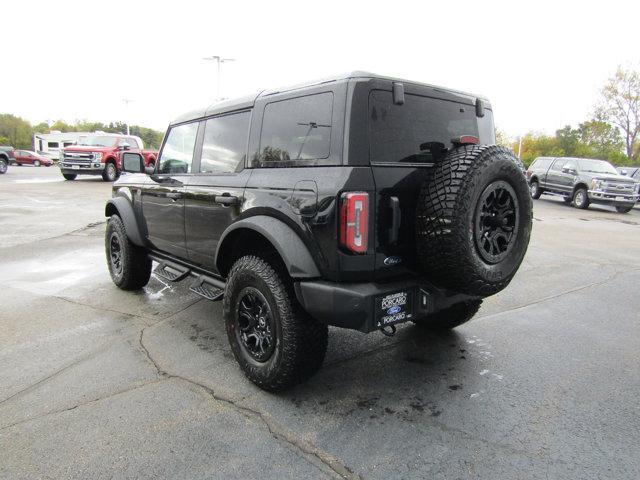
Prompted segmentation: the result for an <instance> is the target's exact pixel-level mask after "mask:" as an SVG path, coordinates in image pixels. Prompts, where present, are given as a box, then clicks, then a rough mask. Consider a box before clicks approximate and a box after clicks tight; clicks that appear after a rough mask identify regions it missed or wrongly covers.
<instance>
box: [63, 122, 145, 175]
mask: <svg viewBox="0 0 640 480" xmlns="http://www.w3.org/2000/svg"><path fill="white" fill-rule="evenodd" d="M124 151H128V152H135V153H140V154H142V156H143V158H144V163H145V166H147V167H149V166H154V165H155V163H156V159H157V158H158V152H157V151H155V150H144V145H143V143H142V140H141V139H140V138H139V137H136V136H133V135H118V134H108V133H104V134H103V133H96V134H93V135H87V136H83V137H80V138H79V139H78V143H77V144H76V145H71V146H69V147H66V148H64V149H63V150H61V153H60V161H59V165H60V171H61V172H62V176H63V177H64V178H65V179H66V180H75V178H76V177H77V176H78V175H102V179H103V180H104V181H105V182H113V181H114V180H116V179H117V178H118V176H119V175H120V172H121V171H122V160H121V159H122V152H124Z"/></svg>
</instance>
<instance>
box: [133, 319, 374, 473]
mask: <svg viewBox="0 0 640 480" xmlns="http://www.w3.org/2000/svg"><path fill="white" fill-rule="evenodd" d="M157 325H158V324H154V325H150V326H149V327H151V326H157ZM149 327H145V328H143V329H142V330H141V331H140V338H139V343H140V348H141V350H142V351H143V352H144V354H145V355H146V356H147V358H148V360H149V362H150V363H151V364H152V365H153V366H154V367H155V368H156V370H157V372H158V375H159V376H160V377H162V378H165V379H168V378H175V379H178V380H181V381H183V382H186V383H188V384H190V385H193V386H195V387H198V388H200V389H201V390H203V391H204V392H205V393H206V394H207V395H208V396H209V397H211V398H212V399H214V400H215V401H217V402H220V403H225V404H227V405H229V406H231V407H232V408H233V409H235V410H236V411H238V412H239V413H241V414H242V415H243V416H244V417H246V418H250V419H253V420H259V421H261V422H262V423H263V424H264V425H265V426H266V427H267V430H268V431H269V434H270V435H271V436H272V437H273V438H275V439H276V440H279V441H282V442H284V443H286V444H288V445H290V446H291V447H293V448H294V449H295V450H298V451H300V452H302V453H304V454H306V455H310V456H312V457H314V458H316V459H317V460H318V461H319V462H320V463H321V464H322V465H324V466H325V467H326V468H328V469H329V470H331V471H333V472H334V473H336V474H337V475H338V476H339V477H340V478H344V479H349V480H361V479H362V477H361V476H360V475H358V474H356V473H354V472H353V471H352V470H351V469H350V468H349V467H347V466H346V465H344V464H343V463H342V462H341V461H340V460H338V459H337V458H336V457H334V456H333V455H331V454H330V453H328V452H326V451H324V450H322V449H320V448H318V447H317V446H315V445H313V444H312V443H310V442H307V441H305V440H303V439H301V438H299V437H297V436H296V435H295V434H294V433H293V432H291V431H289V430H287V429H286V428H284V427H283V426H281V425H280V424H278V423H277V422H276V421H275V420H273V418H272V417H271V416H270V415H268V414H267V413H264V412H261V411H259V410H256V409H253V408H251V407H249V406H247V405H242V404H240V403H239V401H238V400H234V399H232V398H228V397H226V396H223V395H220V394H219V393H216V392H215V391H214V390H213V389H212V388H210V387H208V386H206V385H204V384H202V383H200V382H197V381H195V380H192V379H189V378H186V377H183V376H181V375H177V374H173V373H169V372H167V371H166V370H164V369H163V368H162V367H161V366H160V365H159V364H158V362H157V361H156V360H155V359H154V358H153V356H152V355H151V353H150V352H149V350H148V349H147V347H146V346H145V344H144V332H145V331H146V329H147V328H149Z"/></svg>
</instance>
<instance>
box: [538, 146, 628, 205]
mask: <svg viewBox="0 0 640 480" xmlns="http://www.w3.org/2000/svg"><path fill="white" fill-rule="evenodd" d="M527 180H528V182H529V189H530V191H531V197H532V198H534V199H538V198H540V195H542V194H543V193H546V194H551V195H560V196H561V197H563V199H564V201H565V203H570V204H572V205H573V206H574V207H576V208H587V207H589V204H590V203H598V204H603V205H611V206H614V207H615V208H616V210H617V211H618V212H620V213H627V212H629V211H630V210H631V209H632V208H633V205H634V204H635V202H636V201H637V199H638V193H639V192H638V189H639V188H640V184H638V183H637V182H635V181H634V180H633V179H631V178H629V177H625V176H624V175H620V174H619V173H618V171H617V170H616V169H615V167H614V166H613V165H611V164H610V163H609V162H605V161H604V160H594V159H588V158H572V157H559V158H553V157H538V158H536V159H535V160H534V162H533V163H532V164H531V166H530V167H529V169H528V170H527Z"/></svg>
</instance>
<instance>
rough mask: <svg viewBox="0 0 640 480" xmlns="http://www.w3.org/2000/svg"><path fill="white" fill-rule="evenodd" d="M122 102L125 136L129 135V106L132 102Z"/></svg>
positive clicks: (127, 100)
mask: <svg viewBox="0 0 640 480" xmlns="http://www.w3.org/2000/svg"><path fill="white" fill-rule="evenodd" d="M122 101H123V102H124V116H125V125H126V126H127V135H129V104H130V103H131V102H133V100H131V99H130V98H123V99H122Z"/></svg>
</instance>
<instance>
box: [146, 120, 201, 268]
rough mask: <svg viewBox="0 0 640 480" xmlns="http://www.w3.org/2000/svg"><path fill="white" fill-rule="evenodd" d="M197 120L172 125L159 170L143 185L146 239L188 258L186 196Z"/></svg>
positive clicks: (169, 251)
mask: <svg viewBox="0 0 640 480" xmlns="http://www.w3.org/2000/svg"><path fill="white" fill-rule="evenodd" d="M197 134H198V122H194V123H187V124H183V125H177V126H174V127H172V128H171V129H170V130H169V133H168V134H167V138H166V141H165V143H164V145H163V147H162V151H161V152H160V159H159V161H158V165H157V168H156V172H155V173H154V174H153V175H151V177H150V180H149V181H148V182H146V184H145V185H144V187H143V188H142V213H143V216H144V220H145V224H146V229H147V238H148V240H149V242H150V243H151V244H152V245H153V247H154V248H156V249H157V250H160V251H163V252H167V253H170V254H172V255H175V256H177V257H180V258H184V259H186V258H187V254H186V243H185V235H184V199H185V193H186V186H187V184H188V182H189V179H190V178H191V174H192V166H193V157H194V152H195V145H196V137H197Z"/></svg>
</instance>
